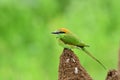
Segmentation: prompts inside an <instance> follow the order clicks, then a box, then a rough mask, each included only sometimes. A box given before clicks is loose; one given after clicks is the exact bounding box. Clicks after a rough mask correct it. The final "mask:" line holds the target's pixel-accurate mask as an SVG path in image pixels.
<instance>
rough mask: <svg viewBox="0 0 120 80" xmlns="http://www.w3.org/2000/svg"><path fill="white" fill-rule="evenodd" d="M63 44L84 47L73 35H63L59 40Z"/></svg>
mask: <svg viewBox="0 0 120 80" xmlns="http://www.w3.org/2000/svg"><path fill="white" fill-rule="evenodd" d="M60 40H62V41H63V42H64V43H65V44H70V45H74V46H85V44H84V43H82V42H81V41H80V40H79V39H78V38H77V37H76V36H74V35H64V37H62V38H60Z"/></svg>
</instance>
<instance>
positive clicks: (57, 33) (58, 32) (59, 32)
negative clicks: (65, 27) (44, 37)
mask: <svg viewBox="0 0 120 80" xmlns="http://www.w3.org/2000/svg"><path fill="white" fill-rule="evenodd" d="M59 33H60V32H57V31H56V32H52V34H59Z"/></svg>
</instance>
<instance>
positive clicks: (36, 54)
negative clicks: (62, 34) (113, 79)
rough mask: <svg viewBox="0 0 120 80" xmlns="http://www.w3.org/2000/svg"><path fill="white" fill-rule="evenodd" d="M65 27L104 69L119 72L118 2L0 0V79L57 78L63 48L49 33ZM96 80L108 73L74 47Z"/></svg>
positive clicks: (52, 79) (119, 15) (119, 10)
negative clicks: (86, 45)
mask: <svg viewBox="0 0 120 80" xmlns="http://www.w3.org/2000/svg"><path fill="white" fill-rule="evenodd" d="M61 27H65V28H68V29H70V30H71V31H73V32H74V33H76V34H77V35H78V36H80V39H81V40H83V41H84V42H85V43H87V44H89V45H90V47H89V48H88V50H89V51H90V52H91V53H92V54H93V55H94V56H95V57H96V58H98V59H99V60H100V61H101V62H102V63H103V64H104V65H105V66H106V67H107V69H108V70H109V69H117V60H118V59H117V58H118V47H119V41H120V1H119V0H0V80H57V79H58V66H59V56H60V55H61V53H62V51H63V48H62V47H60V46H59V45H58V43H57V40H56V38H55V36H54V35H52V34H51V32H52V31H54V30H56V29H58V28H61ZM74 52H75V53H76V54H77V56H78V57H79V58H80V62H81V64H82V65H83V66H84V67H85V69H86V70H87V71H88V73H89V74H90V75H91V76H92V77H93V79H94V80H104V79H105V77H106V74H107V71H106V70H104V69H103V68H102V67H101V66H100V65H99V64H98V63H97V62H95V61H94V60H92V59H91V58H90V57H88V56H87V55H85V54H84V52H82V51H80V50H77V49H75V50H74Z"/></svg>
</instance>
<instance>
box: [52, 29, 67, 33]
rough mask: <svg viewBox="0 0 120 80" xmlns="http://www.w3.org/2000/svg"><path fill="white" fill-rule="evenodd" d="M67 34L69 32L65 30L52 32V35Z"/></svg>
mask: <svg viewBox="0 0 120 80" xmlns="http://www.w3.org/2000/svg"><path fill="white" fill-rule="evenodd" d="M66 33H69V30H68V29H65V28H60V29H58V30H57V31H54V32H52V34H66Z"/></svg>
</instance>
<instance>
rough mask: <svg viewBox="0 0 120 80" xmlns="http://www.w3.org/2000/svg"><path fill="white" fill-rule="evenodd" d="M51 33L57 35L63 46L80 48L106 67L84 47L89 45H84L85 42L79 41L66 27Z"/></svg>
mask: <svg viewBox="0 0 120 80" xmlns="http://www.w3.org/2000/svg"><path fill="white" fill-rule="evenodd" d="M52 34H56V35H57V38H58V41H59V44H60V45H61V46H63V47H64V48H68V49H72V48H78V49H82V50H83V51H84V52H85V53H86V54H87V55H89V56H90V57H91V58H93V59H94V60H95V61H97V62H98V63H99V64H100V65H101V66H102V67H103V68H104V69H106V67H105V66H104V65H103V64H102V63H101V62H100V61H99V60H98V59H96V58H95V57H94V56H93V55H92V54H91V53H90V52H88V51H87V50H86V48H85V47H89V45H86V44H85V43H83V42H81V41H80V40H79V38H78V37H77V36H76V35H75V34H73V33H72V32H71V31H69V30H68V29H65V28H60V29H58V30H57V31H55V32H52Z"/></svg>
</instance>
